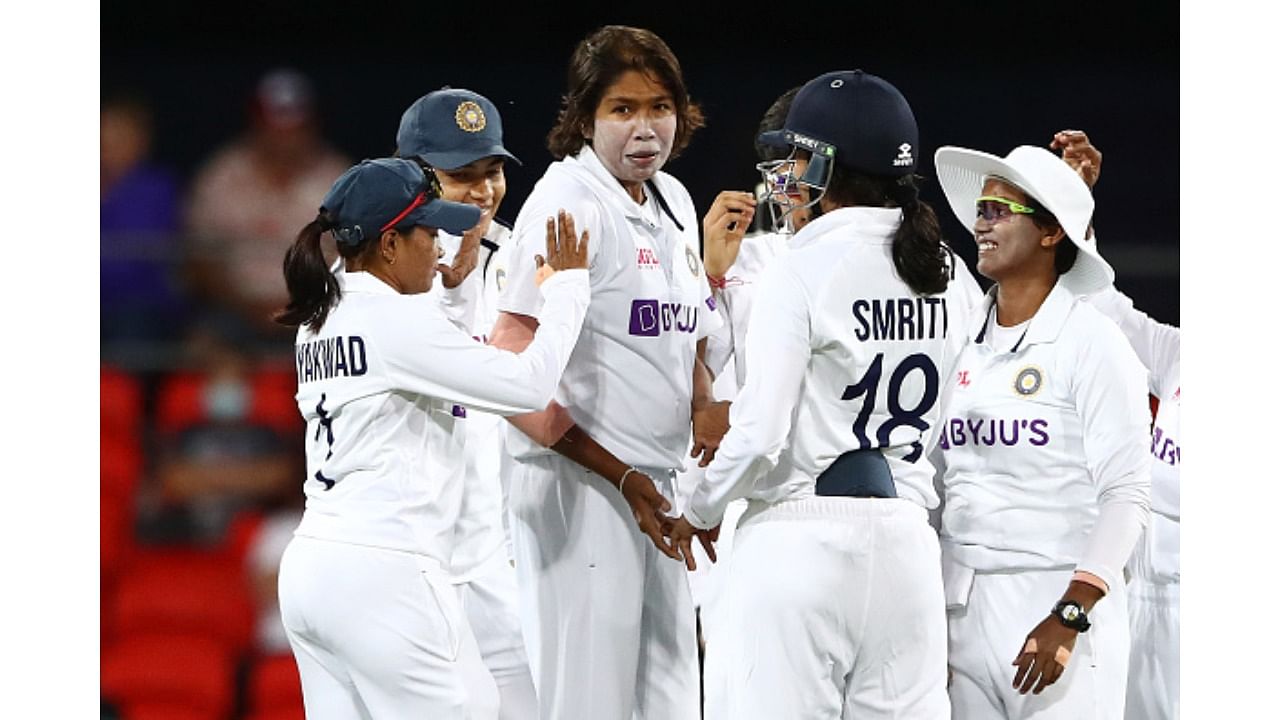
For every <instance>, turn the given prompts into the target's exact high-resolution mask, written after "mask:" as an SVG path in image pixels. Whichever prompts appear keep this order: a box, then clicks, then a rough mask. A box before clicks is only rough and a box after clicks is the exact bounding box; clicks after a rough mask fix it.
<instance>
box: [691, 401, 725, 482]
mask: <svg viewBox="0 0 1280 720" xmlns="http://www.w3.org/2000/svg"><path fill="white" fill-rule="evenodd" d="M730 405H732V403H730V402H729V401H727V400H720V401H717V402H710V403H703V404H702V405H700V406H694V408H693V450H692V451H691V452H690V453H689V457H692V458H696V457H698V456H699V455H701V456H702V459H701V460H699V461H698V467H706V466H708V465H710V464H711V461H712V460H714V459H715V456H716V450H719V449H720V441H721V440H723V439H724V434H725V433H727V432H729V406H730Z"/></svg>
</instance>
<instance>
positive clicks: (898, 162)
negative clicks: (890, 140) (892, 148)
mask: <svg viewBox="0 0 1280 720" xmlns="http://www.w3.org/2000/svg"><path fill="white" fill-rule="evenodd" d="M913 162H915V160H914V159H913V158H912V156H911V143H902V144H901V145H899V146H898V157H897V158H895V159H894V161H893V166H894V167H905V166H907V165H910V164H911V163H913Z"/></svg>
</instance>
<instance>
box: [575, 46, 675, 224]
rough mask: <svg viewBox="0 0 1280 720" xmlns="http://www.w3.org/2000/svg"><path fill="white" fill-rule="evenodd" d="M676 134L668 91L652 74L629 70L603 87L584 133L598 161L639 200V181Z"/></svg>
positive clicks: (662, 158)
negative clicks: (592, 121)
mask: <svg viewBox="0 0 1280 720" xmlns="http://www.w3.org/2000/svg"><path fill="white" fill-rule="evenodd" d="M675 135H676V104H675V100H674V99H673V98H672V97H671V93H670V92H669V91H668V90H667V89H666V88H665V87H664V86H663V85H662V84H661V83H659V82H657V81H656V80H655V79H654V78H652V77H650V76H648V75H645V74H644V73H641V72H638V71H635V70H628V71H627V72H625V73H623V74H622V75H621V76H619V77H618V79H617V80H615V81H614V82H613V84H612V85H610V86H609V87H608V88H607V89H606V90H605V91H604V94H603V96H602V97H601V99H600V104H599V105H597V106H596V113H595V119H594V124H593V126H592V128H591V133H590V135H589V138H590V139H591V146H592V148H593V149H594V150H595V153H596V155H597V156H598V157H599V158H600V162H601V163H603V164H604V166H605V167H606V168H608V170H609V172H610V173H611V174H612V175H613V176H614V177H615V178H617V179H618V182H620V183H622V186H623V187H624V188H626V189H627V192H629V193H630V194H631V196H632V197H633V198H635V199H636V200H637V201H639V200H641V199H642V198H643V197H644V191H643V190H642V189H641V186H642V185H643V184H644V181H645V180H648V179H649V178H651V177H653V176H654V175H655V174H657V172H658V171H659V170H661V169H662V166H663V165H664V164H665V163H666V162H667V158H669V157H670V156H671V146H672V143H673V142H674V140H675Z"/></svg>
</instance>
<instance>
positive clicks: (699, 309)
mask: <svg viewBox="0 0 1280 720" xmlns="http://www.w3.org/2000/svg"><path fill="white" fill-rule="evenodd" d="M653 182H654V183H655V184H656V185H657V187H658V191H659V192H660V193H661V199H662V200H665V202H666V203H667V206H668V207H669V208H670V210H671V214H672V215H674V216H675V219H672V217H671V216H670V215H668V214H667V213H666V212H664V211H663V210H662V208H661V203H660V202H659V198H658V197H654V196H652V193H651V192H650V190H649V188H648V187H647V186H646V189H645V192H646V194H647V195H649V197H648V198H647V201H646V202H645V203H644V204H643V205H641V204H638V203H636V202H635V200H633V199H632V198H631V196H630V195H628V194H627V192H626V190H624V189H623V187H622V185H621V184H620V183H619V182H618V181H617V179H615V178H614V177H613V175H611V174H610V173H609V171H608V170H607V169H605V167H604V165H602V164H601V163H600V160H599V158H597V157H596V155H595V152H594V151H592V149H591V148H590V147H589V146H588V147H584V148H583V149H582V151H581V152H579V153H578V154H577V155H576V156H573V157H568V158H565V159H564V160H561V161H559V162H555V163H552V164H551V166H550V167H548V168H547V172H546V174H545V175H543V176H542V179H540V180H539V181H538V183H537V185H535V186H534V188H533V192H532V193H531V194H530V195H529V199H528V200H527V201H526V202H525V204H524V207H522V208H521V209H520V215H519V217H517V218H516V224H515V230H514V233H513V237H512V249H511V254H510V256H509V265H508V266H507V267H506V268H505V276H506V287H505V288H504V290H503V292H502V295H501V297H500V299H499V309H500V310H502V311H503V312H510V313H516V314H520V315H530V316H537V315H538V314H539V310H540V309H541V307H542V300H541V298H539V297H538V294H537V289H536V287H535V285H534V281H533V278H534V269H533V268H534V259H533V258H534V255H536V254H542V255H545V254H546V222H547V218H549V217H554V216H556V215H557V213H558V211H559V210H560V209H564V210H567V211H568V212H569V213H571V214H572V215H573V219H574V223H575V225H576V228H577V231H578V232H579V233H581V232H582V231H584V230H586V231H588V232H589V234H590V246H589V253H590V259H591V267H590V274H591V307H590V309H589V310H588V311H587V319H586V322H585V323H584V324H583V328H582V335H581V336H580V337H579V338H578V344H577V346H576V347H575V348H574V351H573V356H572V357H570V359H569V366H568V367H567V368H566V369H565V373H564V377H563V378H562V379H561V381H560V387H559V389H557V391H556V396H555V400H556V401H557V402H558V403H559V404H561V405H563V406H564V407H565V408H566V409H567V410H568V411H569V414H570V415H571V416H572V417H573V420H574V422H575V423H576V424H577V425H578V426H579V427H581V428H582V429H583V430H584V431H585V432H586V433H587V434H588V435H590V436H591V437H592V438H593V439H595V440H596V442H598V443H600V445H602V446H603V447H604V448H606V449H608V450H609V451H610V452H612V453H613V454H614V455H615V456H617V458H618V459H619V460H621V461H622V462H624V463H627V464H629V465H636V466H641V467H657V468H682V467H683V462H684V459H685V456H686V455H687V454H688V448H689V436H690V411H691V409H690V403H691V401H692V397H693V365H694V358H695V353H696V345H697V341H698V340H699V339H700V338H703V337H705V336H706V335H707V334H708V333H710V332H711V331H713V330H715V329H716V328H717V327H718V326H719V324H720V323H721V320H720V316H719V314H718V313H717V312H716V311H715V301H714V300H713V299H712V297H711V288H710V286H709V285H707V280H706V277H705V275H704V273H703V270H702V260H701V258H700V256H699V254H698V228H699V225H698V218H697V215H696V214H695V212H694V209H693V201H692V200H691V199H690V198H689V193H688V191H686V190H685V188H684V185H682V184H680V181H678V180H676V179H675V178H673V177H671V176H670V175H668V174H666V173H663V172H659V173H658V174H657V175H655V176H654V178H653ZM677 221H678V222H679V224H680V225H681V226H683V229H681V228H680V227H677V224H676V223H677ZM507 441H508V445H507V447H508V449H509V450H510V451H511V452H512V454H513V455H515V456H516V457H517V458H521V457H528V456H531V455H537V454H544V453H549V452H552V451H551V450H549V449H547V448H543V447H542V446H540V445H538V444H536V443H534V442H533V441H532V440H530V439H529V438H528V437H527V436H526V435H524V433H522V432H520V431H519V430H516V429H515V428H514V427H513V428H511V429H509V430H508V433H507Z"/></svg>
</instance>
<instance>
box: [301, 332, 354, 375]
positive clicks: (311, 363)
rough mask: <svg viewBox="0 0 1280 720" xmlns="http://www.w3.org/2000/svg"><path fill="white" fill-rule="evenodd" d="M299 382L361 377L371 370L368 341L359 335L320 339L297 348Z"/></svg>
mask: <svg viewBox="0 0 1280 720" xmlns="http://www.w3.org/2000/svg"><path fill="white" fill-rule="evenodd" d="M294 363H295V364H296V365H297V370H298V382H300V383H308V382H315V381H317V380H328V379H329V378H334V377H340V376H341V377H359V376H361V375H364V374H365V373H366V372H368V370H369V363H368V360H367V358H366V357H365V350H364V338H362V337H360V336H359V335H346V336H338V337H327V338H320V339H318V340H312V341H311V342H307V343H299V344H298V345H296V346H294Z"/></svg>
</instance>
